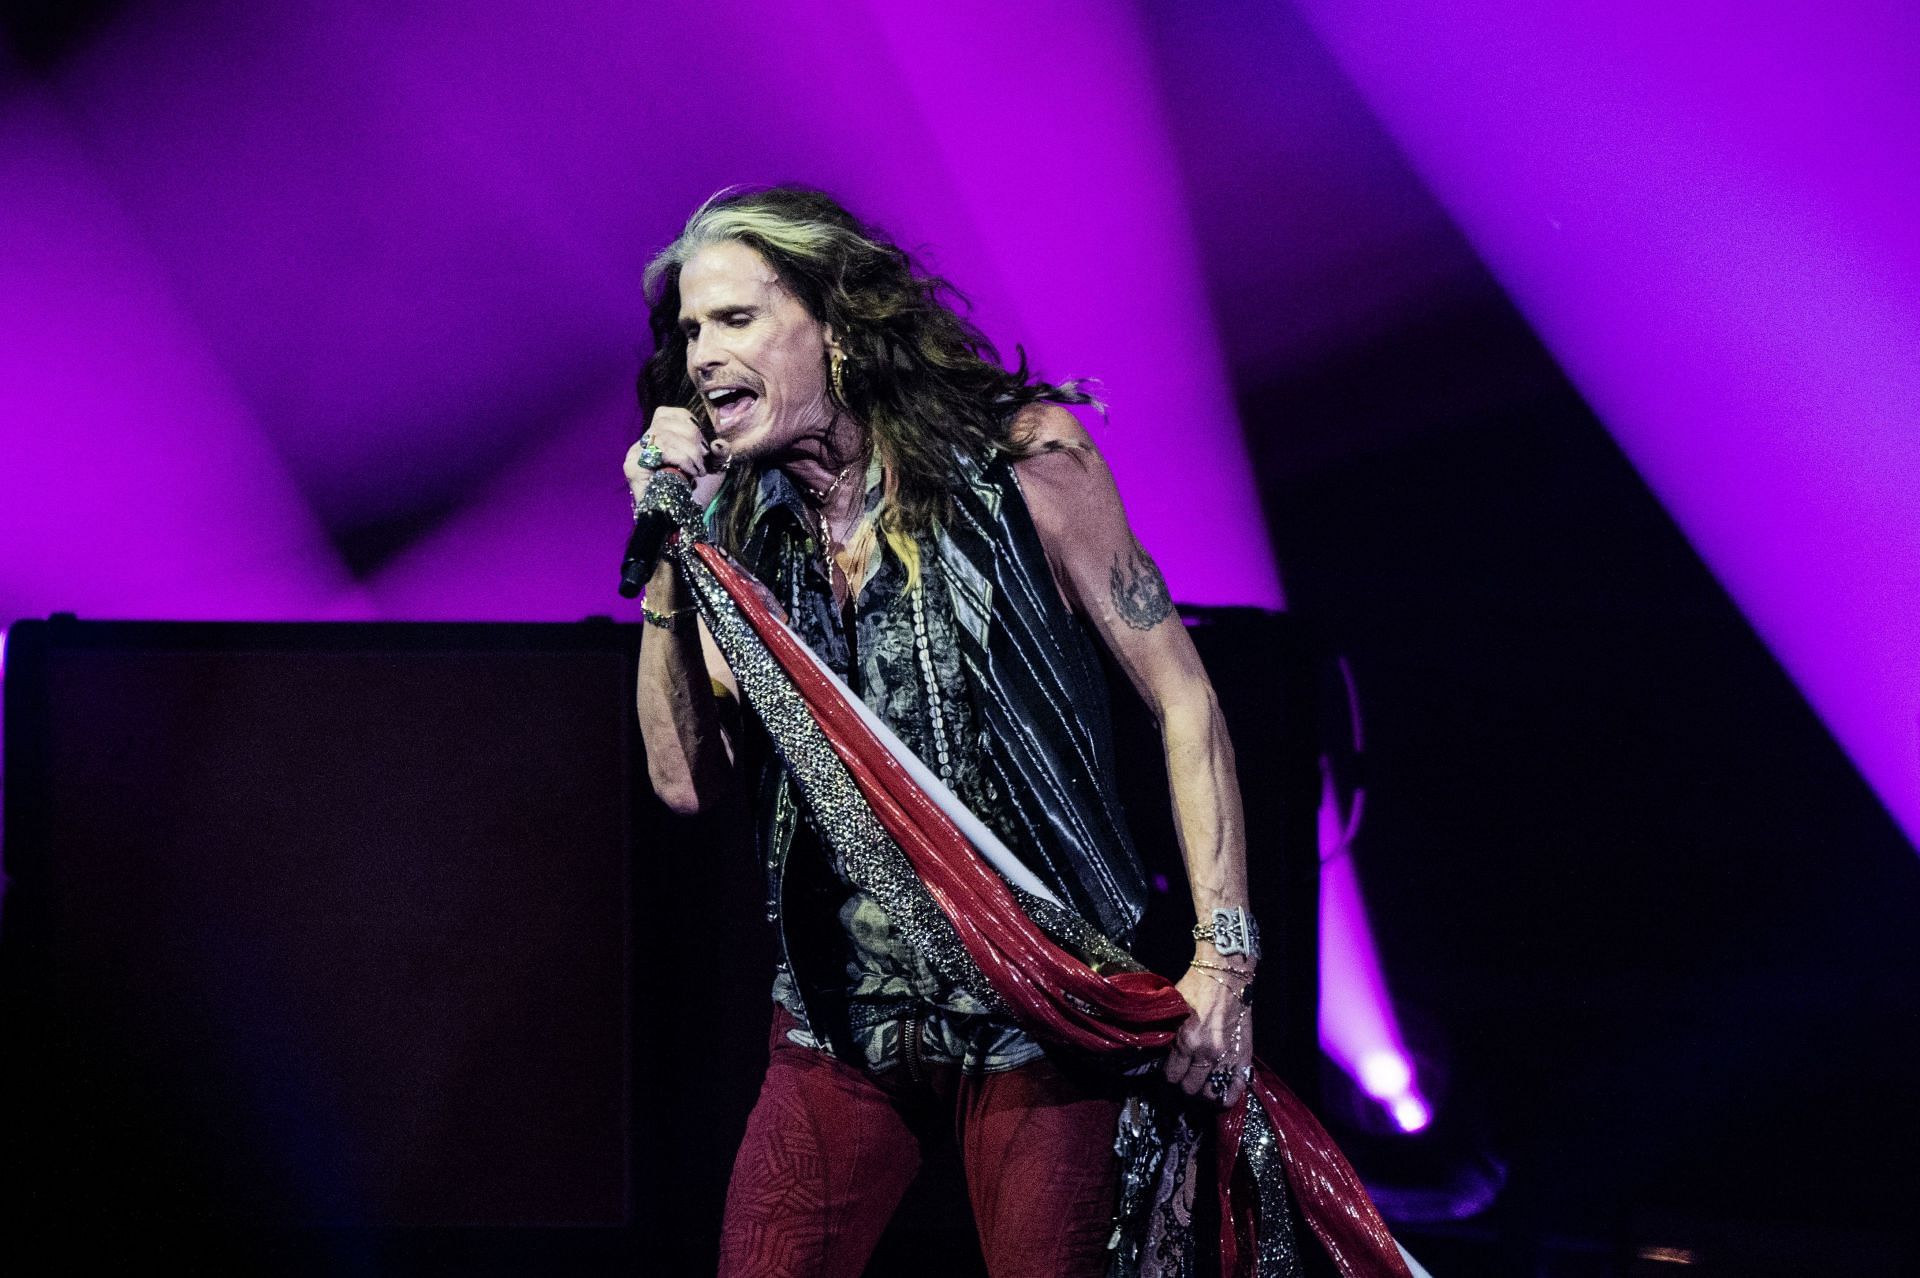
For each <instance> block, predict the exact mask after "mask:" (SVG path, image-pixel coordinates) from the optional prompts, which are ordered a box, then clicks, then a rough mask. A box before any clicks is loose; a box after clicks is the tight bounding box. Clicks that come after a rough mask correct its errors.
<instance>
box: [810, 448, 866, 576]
mask: <svg viewBox="0 0 1920 1278" xmlns="http://www.w3.org/2000/svg"><path fill="white" fill-rule="evenodd" d="M856 461H857V459H856ZM854 465H855V462H848V463H847V464H846V465H845V466H843V467H842V468H841V470H840V473H839V474H838V475H835V476H834V477H833V482H832V483H831V484H828V485H827V491H826V492H824V493H822V492H816V491H815V490H814V489H811V488H809V489H808V490H807V491H808V492H809V493H812V494H813V499H814V500H815V501H817V502H819V503H820V544H821V548H822V549H823V550H824V551H825V552H826V558H827V580H828V582H832V580H833V570H834V567H835V561H834V557H833V524H832V523H831V521H830V520H829V517H828V512H829V510H830V509H831V507H832V505H833V495H834V494H835V493H837V492H839V491H840V485H841V484H844V483H845V482H847V476H848V475H851V474H852V473H853V468H854ZM840 575H841V576H843V577H844V576H846V574H845V573H844V572H842V573H841V574H840ZM847 585H848V586H849V587H851V586H852V585H853V583H852V582H851V581H849V582H848V583H847Z"/></svg>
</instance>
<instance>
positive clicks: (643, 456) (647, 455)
mask: <svg viewBox="0 0 1920 1278" xmlns="http://www.w3.org/2000/svg"><path fill="white" fill-rule="evenodd" d="M666 459H667V457H666V454H665V453H662V452H661V451H660V445H658V444H656V443H654V442H653V438H652V437H651V436H646V435H643V436H641V438H640V451H639V452H637V453H635V454H634V455H633V464H634V465H636V466H638V467H639V468H640V469H641V470H659V469H660V463H661V462H663V461H665V460H666Z"/></svg>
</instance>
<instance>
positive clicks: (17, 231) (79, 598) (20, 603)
mask: <svg viewBox="0 0 1920 1278" xmlns="http://www.w3.org/2000/svg"><path fill="white" fill-rule="evenodd" d="M0 243H3V244H5V245H6V246H7V254H8V267H7V269H6V270H5V271H4V272H0V352H4V355H3V356H0V358H3V359H4V360H5V367H4V369H0V422H3V423H4V424H5V427H4V428H5V431H6V458H7V464H6V467H5V469H4V471H3V472H0V546H4V547H5V548H6V549H5V557H4V559H0V618H12V617H19V616H25V615H33V614H45V613H48V612H53V611H75V612H79V613H82V614H91V615H94V616H109V617H175V618H217V617H254V618H290V617H315V616H339V615H343V614H344V615H352V614H354V613H355V612H357V611H362V610H363V608H362V605H361V603H360V601H359V598H358V592H357V589H356V588H355V586H354V584H353V582H352V581H351V580H350V579H349V578H348V577H347V576H346V574H345V573H344V571H342V569H341V566H340V564H339V561H338V558H337V556H336V555H335V553H334V552H333V550H332V548H331V547H330V546H329V545H328V544H327V542H326V539H325V537H324V536H323V534H322V532H321V529H320V528H319V527H318V525H317V524H316V523H315V521H314V520H313V519H312V517H311V516H310V515H309V513H308V511H307V509H306V506H305V504H304V503H303V502H302V501H301V500H300V495H299V493H298V491H297V490H296V489H295V487H294V486H293V484H292V483H291V482H290V480H289V478H288V476H287V474H286V472H285V469H284V468H283V466H282V464H281V461H280V459H279V457H277V456H276V455H275V453H274V451H273V449H272V448H271V447H269V446H268V445H267V444H266V442H265V441H264V440H263V439H261V437H260V435H259V433H258V430H257V427H256V423H255V420H254V419H253V417H252V415H251V414H250V412H249V411H248V408H247V406H246V404H245V403H244V402H243V401H242V400H241V398H240V397H239V396H238V395H237V394H236V393H235V391H234V389H233V386H232V384H231V383H230V381H229V380H228V379H227V377H226V376H225V373H224V370H223V369H222V368H221V367H220V365H219V363H218V362H217V360H215V359H214V358H212V357H211V355H210V353H209V351H208V350H207V348H206V345H205V343H204V342H203V340H202V337H201V334H200V333H199V331H198V330H197V328H196V327H195V326H194V324H193V323H192V321H191V320H190V319H189V318H188V317H186V316H185V315H183V314H182V313H181V311H180V309H179V308H178V307H177V306H176V305H175V303H174V300H173V298H172V296H171V294H170V292H169V289H168V285H167V282H166V280H165V279H164V274H163V272H162V271H161V270H160V269H159V267H158V266H157V264H156V263H155V262H154V261H153V259H152V258H151V256H150V255H149V254H148V253H147V252H146V250H145V246H144V245H143V243H142V242H141V239H140V236H139V235H138V233H137V231H136V230H135V229H134V228H132V227H130V226H129V225H128V224H127V222H126V220H125V218H124V217H122V215H121V213H120V210H119V208H118V207H117V205H116V202H115V201H114V199H113V198H112V196H111V194H110V193H109V184H108V183H107V182H106V181H105V179H104V178H103V177H102V176H101V175H100V173H99V172H98V171H97V170H96V169H95V167H94V166H93V164H92V163H91V161H90V160H89V158H88V157H87V155H86V153H85V151H84V148H83V147H82V146H81V145H79V144H78V143H77V142H76V141H75V140H74V139H73V138H71V137H70V136H69V135H68V133H67V131H66V129H65V127H64V124H63V122H62V120H61V117H60V115H59V113H58V112H57V111H55V110H53V109H52V108H50V107H49V106H47V105H46V104H45V103H44V102H42V101H40V100H38V99H37V98H35V97H34V96H32V95H29V94H26V93H16V95H15V96H14V97H13V98H12V99H10V100H9V101H8V102H7V103H6V105H5V107H4V108H3V109H0Z"/></svg>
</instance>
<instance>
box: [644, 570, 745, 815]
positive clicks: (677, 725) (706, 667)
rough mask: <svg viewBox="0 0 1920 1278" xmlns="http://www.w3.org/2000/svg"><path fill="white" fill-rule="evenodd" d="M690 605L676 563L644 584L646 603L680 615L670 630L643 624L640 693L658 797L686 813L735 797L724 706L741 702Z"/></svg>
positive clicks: (649, 767)
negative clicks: (723, 701) (726, 702)
mask: <svg viewBox="0 0 1920 1278" xmlns="http://www.w3.org/2000/svg"><path fill="white" fill-rule="evenodd" d="M692 603H693V601H692V599H691V597H690V596H689V595H688V593H687V591H686V589H685V588H684V587H683V586H682V585H681V583H680V580H679V576H678V574H677V573H676V572H675V571H674V569H673V568H672V566H671V565H668V564H664V563H663V564H661V565H660V568H659V569H658V570H657V571H656V572H655V573H654V575H653V579H652V580H651V581H650V582H648V584H647V606H648V607H649V608H651V609H652V610H653V611H655V612H658V613H665V614H676V615H675V617H674V624H673V628H672V629H670V630H663V629H661V628H659V627H657V626H647V627H646V629H645V633H644V635H643V636H642V638H641V640H640V672H639V679H638V689H637V693H636V699H637V702H638V710H639V714H640V736H641V738H642V739H643V740H644V741H645V742H646V745H647V775H648V776H649V778H650V779H651V780H652V782H653V790H654V793H655V794H658V795H659V796H660V799H661V801H662V802H663V803H665V804H666V805H667V806H668V807H669V808H671V809H673V810H674V811H675V812H679V813H682V814H690V813H694V812H699V811H701V810H703V809H706V808H711V807H712V806H714V805H715V804H716V803H719V802H722V801H724V800H726V799H729V798H732V797H734V795H735V790H736V786H737V779H736V777H735V774H734V766H733V743H732V741H731V739H730V737H729V736H728V732H727V727H726V723H725V720H724V717H723V715H722V713H721V706H720V699H721V697H722V696H723V695H724V696H726V697H727V698H728V699H729V700H733V701H734V703H735V704H737V700H736V697H737V694H736V693H735V692H734V690H733V676H732V672H731V671H728V670H727V668H726V663H725V662H724V661H722V660H721V659H720V655H719V653H718V651H717V650H716V649H715V648H714V647H713V640H712V639H711V638H709V637H708V635H707V633H706V627H705V625H704V624H703V623H701V622H700V621H699V620H698V619H697V618H696V617H695V616H693V615H692V612H691V609H692ZM683 610H684V611H683Z"/></svg>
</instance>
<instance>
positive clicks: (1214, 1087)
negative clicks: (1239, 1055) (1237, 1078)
mask: <svg viewBox="0 0 1920 1278" xmlns="http://www.w3.org/2000/svg"><path fill="white" fill-rule="evenodd" d="M1232 1086H1233V1078H1232V1076H1231V1075H1229V1074H1228V1073H1227V1072H1226V1071H1225V1070H1218V1069H1216V1070H1214V1071H1213V1073H1211V1074H1209V1075H1207V1090H1208V1091H1210V1092H1212V1093H1213V1094H1214V1095H1215V1096H1220V1097H1224V1096H1225V1095H1226V1094H1227V1089H1228V1088H1230V1087H1232Z"/></svg>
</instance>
